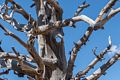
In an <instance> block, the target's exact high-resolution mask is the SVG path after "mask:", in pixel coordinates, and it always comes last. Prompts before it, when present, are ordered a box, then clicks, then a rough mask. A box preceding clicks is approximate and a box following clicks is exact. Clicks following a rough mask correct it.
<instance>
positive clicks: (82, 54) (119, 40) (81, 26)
mask: <svg viewBox="0 0 120 80" xmlns="http://www.w3.org/2000/svg"><path fill="white" fill-rule="evenodd" d="M3 1H4V0H0V5H1V4H2V3H3ZM15 1H16V2H18V3H19V4H21V6H22V7H23V8H24V9H25V10H26V11H27V12H29V13H30V14H31V15H32V16H33V17H35V18H36V12H35V8H29V6H30V5H31V4H32V0H15ZM83 1H84V0H58V2H59V4H60V5H61V7H62V8H63V11H64V13H63V19H67V18H71V17H73V15H74V13H75V11H76V10H77V7H78V5H79V4H82V2H83ZM86 1H87V3H89V4H90V7H88V8H87V9H85V10H84V11H83V12H81V14H82V15H83V14H84V15H87V16H89V17H90V18H92V19H93V20H95V19H96V17H97V16H98V14H99V12H100V10H101V9H102V8H103V7H104V6H105V4H106V3H107V2H108V1H109V0H86ZM118 7H120V1H118V3H117V4H116V5H115V6H114V7H113V9H116V8H118ZM81 14H80V15H81ZM14 17H15V18H16V19H18V21H19V22H21V23H26V22H27V21H26V20H25V19H24V18H23V17H22V16H21V15H18V14H15V15H14ZM0 23H2V24H4V26H6V27H7V28H9V30H11V31H13V32H14V33H15V34H16V35H18V36H20V38H21V39H23V40H25V41H26V40H27V38H26V35H25V34H24V33H21V32H20V33H19V32H17V31H15V30H14V29H13V28H12V27H11V26H10V25H9V24H7V23H5V22H4V21H2V20H0ZM75 25H76V28H71V27H65V28H64V33H65V35H64V40H65V51H66V56H67V60H68V59H69V56H70V55H69V51H71V50H72V47H73V46H74V44H73V42H76V41H78V40H79V39H80V38H81V37H82V36H83V34H84V33H85V31H86V29H87V28H88V27H89V25H88V24H86V23H84V22H78V23H76V24H75ZM119 25H120V14H117V15H116V16H115V17H113V18H112V19H111V20H110V21H109V22H107V23H106V24H105V25H104V27H105V29H104V30H98V31H94V32H93V34H92V35H91V37H90V38H89V41H88V42H87V44H86V45H84V46H82V48H81V49H80V51H79V53H78V56H77V59H76V62H75V67H74V71H73V72H74V74H76V73H77V72H78V71H79V70H84V69H85V68H86V67H87V65H88V64H89V63H90V62H91V61H92V60H93V59H94V58H95V56H94V55H93V53H92V49H93V48H95V47H97V51H96V53H97V54H99V53H100V52H101V51H102V50H103V49H104V48H106V47H107V46H108V37H109V35H110V36H111V38H112V43H113V45H117V46H120V27H119ZM0 40H3V42H2V45H1V46H2V47H3V49H4V50H5V51H7V52H11V51H12V50H11V47H12V46H14V47H16V49H17V50H18V51H19V52H20V53H22V54H27V51H26V50H25V49H24V48H23V46H21V45H20V44H19V43H18V42H16V41H15V40H14V39H12V38H11V37H8V36H4V32H3V31H2V30H1V29H0ZM35 47H37V43H36V45H35ZM110 57H112V54H107V55H105V60H103V61H102V62H99V63H98V64H97V65H96V66H95V67H94V69H93V70H91V71H90V72H89V73H88V75H89V74H91V73H92V72H93V71H95V70H96V69H98V68H99V66H101V65H102V64H103V63H105V62H106V61H107V60H108V59H109V58H110ZM119 66H120V61H118V62H116V63H115V64H114V65H113V66H112V67H111V68H109V69H108V70H107V72H106V73H107V74H106V75H103V76H102V77H101V78H100V79H99V80H119V79H120V67H119ZM0 71H2V70H0ZM0 77H1V78H8V80H16V79H17V80H26V78H18V77H17V76H16V75H13V72H10V74H9V75H4V76H0Z"/></svg>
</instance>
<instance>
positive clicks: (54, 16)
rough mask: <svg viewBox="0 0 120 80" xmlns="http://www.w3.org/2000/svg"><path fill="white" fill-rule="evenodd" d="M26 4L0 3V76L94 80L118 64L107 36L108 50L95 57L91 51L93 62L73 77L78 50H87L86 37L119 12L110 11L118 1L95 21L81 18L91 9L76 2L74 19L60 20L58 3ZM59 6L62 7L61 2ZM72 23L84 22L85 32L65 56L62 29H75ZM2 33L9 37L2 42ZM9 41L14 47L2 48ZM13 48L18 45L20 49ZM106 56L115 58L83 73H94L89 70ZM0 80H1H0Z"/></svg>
mask: <svg viewBox="0 0 120 80" xmlns="http://www.w3.org/2000/svg"><path fill="white" fill-rule="evenodd" d="M21 1H22V0H21ZM28 1H29V2H30V5H22V4H19V0H18V2H17V0H1V1H0V2H2V3H1V4H0V32H1V33H0V69H1V72H0V75H6V74H10V73H9V72H10V71H13V73H12V74H13V75H17V76H18V78H19V77H25V79H28V80H97V79H98V78H100V77H101V76H102V75H104V74H105V72H106V70H108V69H109V68H110V67H111V66H112V65H113V64H114V63H115V62H116V61H118V60H119V57H120V51H119V50H113V49H112V47H113V44H112V40H111V36H108V42H107V44H108V46H106V48H105V49H104V50H103V51H101V52H100V53H98V54H96V49H97V48H94V49H92V53H93V56H94V58H95V59H93V60H92V61H91V62H90V63H89V64H88V66H86V68H85V69H84V70H82V69H81V71H79V70H78V72H77V71H76V72H77V74H75V73H74V71H73V70H74V67H75V61H76V58H77V55H78V52H80V50H81V47H82V48H84V47H85V46H87V45H88V44H87V43H86V42H88V41H89V40H90V39H89V37H90V36H92V34H93V32H95V31H97V30H100V29H103V30H104V27H105V26H104V24H105V23H107V22H108V21H109V20H110V19H111V18H112V17H114V16H115V15H116V14H118V13H119V12H120V8H114V9H112V7H114V6H115V5H116V3H119V1H118V0H109V1H108V3H106V5H104V7H103V8H102V9H101V10H100V12H99V14H97V15H98V16H97V17H96V19H95V20H94V19H92V18H90V17H88V16H87V15H84V14H83V13H84V12H83V13H82V15H81V12H82V11H83V10H87V8H88V7H89V6H91V5H90V3H88V2H87V1H84V2H80V3H81V4H80V5H79V6H78V5H76V6H78V8H77V9H76V11H75V14H73V15H74V16H73V17H71V18H68V19H64V20H63V14H64V12H63V9H62V8H61V6H60V4H59V1H58V0H23V1H22V2H24V3H23V4H25V3H26V2H28ZM73 1H74V0H73ZM62 2H63V3H64V0H63V1H61V3H62ZM101 3H102V2H101ZM68 4H69V0H68ZM66 5H67V4H66ZM23 6H25V7H23ZM27 8H30V9H31V10H33V12H34V15H33V14H31V13H30V12H27V11H26V10H27ZM71 8H72V6H71ZM90 13H92V11H91V12H90ZM69 14H70V13H69ZM93 15H94V14H93ZM23 18H24V19H23ZM76 22H85V23H86V24H88V25H87V29H86V31H85V33H84V34H83V36H82V37H81V38H80V39H79V40H78V41H77V42H74V46H73V48H72V49H71V51H70V54H69V56H67V55H66V54H67V53H65V44H64V31H63V28H64V27H67V28H69V27H73V29H76V28H75V27H77V26H76ZM2 33H5V35H4V36H10V37H4V39H3V35H2ZM20 34H21V35H20ZM24 34H25V35H24ZM18 35H19V36H18ZM23 35H24V36H23ZM74 35H76V34H74ZM77 35H79V34H77ZM11 37H12V38H13V39H15V41H17V42H18V43H17V42H15V43H14V44H15V45H14V46H9V45H7V44H6V45H3V44H5V38H7V40H6V41H7V42H8V43H10V42H11V41H10V40H9V39H8V38H11ZM69 37H73V36H69ZM16 44H17V45H19V44H20V45H22V47H23V48H21V47H20V46H16ZM36 46H37V47H36ZM5 47H10V50H7V51H6V49H4V48H5ZM19 47H20V48H19ZM95 47H96V46H95ZM24 50H25V51H24ZM24 52H25V53H24ZM108 52H112V53H115V54H114V56H113V57H111V58H110V59H109V60H108V61H106V62H104V63H103V64H102V65H100V66H99V68H98V69H97V70H94V72H93V73H91V74H89V75H88V74H87V73H88V72H89V71H91V70H92V69H94V68H93V67H94V66H96V64H97V63H98V62H100V61H102V60H104V59H105V56H104V55H105V54H107V53H108ZM82 55H83V54H82ZM88 56H89V55H88ZM66 59H68V61H67V60H66ZM81 62H83V61H81ZM78 64H80V63H78ZM76 66H77V65H76ZM3 69H4V70H3ZM0 80H5V79H2V78H0ZM8 80H9V79H8ZM15 80H16V79H15Z"/></svg>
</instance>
